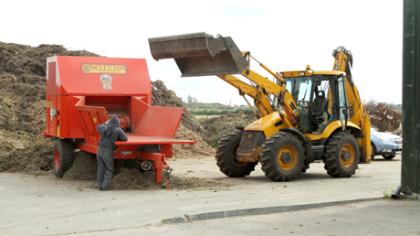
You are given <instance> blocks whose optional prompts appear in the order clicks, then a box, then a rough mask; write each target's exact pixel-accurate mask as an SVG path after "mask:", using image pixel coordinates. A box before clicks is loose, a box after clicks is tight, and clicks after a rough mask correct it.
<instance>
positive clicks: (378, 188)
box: [0, 157, 419, 235]
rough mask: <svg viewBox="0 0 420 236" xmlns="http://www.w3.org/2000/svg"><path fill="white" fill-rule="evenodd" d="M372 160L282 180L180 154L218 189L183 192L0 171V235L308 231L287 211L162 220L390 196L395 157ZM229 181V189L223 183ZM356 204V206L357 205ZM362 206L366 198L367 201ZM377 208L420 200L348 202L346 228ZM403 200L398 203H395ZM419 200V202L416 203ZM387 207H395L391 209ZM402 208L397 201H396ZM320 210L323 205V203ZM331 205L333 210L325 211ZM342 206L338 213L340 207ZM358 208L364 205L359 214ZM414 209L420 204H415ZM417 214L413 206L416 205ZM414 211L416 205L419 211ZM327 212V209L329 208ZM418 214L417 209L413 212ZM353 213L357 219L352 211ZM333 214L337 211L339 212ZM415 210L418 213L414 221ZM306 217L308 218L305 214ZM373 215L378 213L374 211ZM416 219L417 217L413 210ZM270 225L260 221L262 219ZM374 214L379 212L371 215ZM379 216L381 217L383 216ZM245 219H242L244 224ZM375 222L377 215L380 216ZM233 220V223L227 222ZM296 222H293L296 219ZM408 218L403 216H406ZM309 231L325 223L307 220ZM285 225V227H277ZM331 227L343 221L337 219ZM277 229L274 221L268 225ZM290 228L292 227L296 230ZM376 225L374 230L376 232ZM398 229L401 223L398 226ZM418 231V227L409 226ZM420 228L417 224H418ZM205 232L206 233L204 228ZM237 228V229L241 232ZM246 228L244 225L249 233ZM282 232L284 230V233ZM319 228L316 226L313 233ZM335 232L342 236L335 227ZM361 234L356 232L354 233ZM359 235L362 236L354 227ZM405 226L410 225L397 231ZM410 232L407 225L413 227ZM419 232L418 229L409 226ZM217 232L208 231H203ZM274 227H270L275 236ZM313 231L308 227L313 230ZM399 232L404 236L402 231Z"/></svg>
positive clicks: (387, 218) (389, 216)
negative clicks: (241, 174) (341, 172)
mask: <svg viewBox="0 0 420 236" xmlns="http://www.w3.org/2000/svg"><path fill="white" fill-rule="evenodd" d="M377 159H379V160H377V161H374V162H373V163H372V164H363V165H360V167H359V170H358V171H357V172H356V175H355V176H353V177H352V178H345V179H334V178H330V177H328V176H327V175H326V173H325V170H324V169H323V164H322V163H314V164H312V165H311V168H310V169H309V170H308V173H307V174H304V175H303V176H302V177H301V178H299V179H297V180H295V181H292V182H286V183H275V182H271V181H270V180H268V179H266V178H265V177H264V174H263V173H262V172H261V170H260V168H259V167H257V170H256V171H255V172H253V173H252V175H251V176H250V177H247V178H238V179H234V178H227V177H225V176H224V175H223V174H221V173H220V172H219V170H218V169H217V167H216V165H215V161H214V160H213V158H209V157H207V158H204V157H202V158H198V159H178V160H174V161H171V163H170V164H171V166H172V167H173V168H174V175H178V176H191V177H199V178H206V179H210V180H213V181H215V182H218V183H220V185H221V187H212V188H210V189H207V188H199V189H186V190H165V189H152V190H151V189H149V190H141V191H139V190H119V191H109V192H99V191H97V190H96V189H93V188H92V182H91V181H74V180H62V179H57V178H55V177H53V176H52V175H40V176H37V177H36V176H34V175H25V174H17V173H1V174H0V216H2V217H0V235H28V234H30V235H66V234H76V235H77V234H94V233H98V234H103V233H111V234H121V235H124V234H132V233H134V232H137V231H138V232H139V233H140V232H149V231H150V233H155V234H159V233H160V232H165V231H166V230H170V231H166V232H170V233H171V235H172V234H178V235H189V234H192V235H194V234H202V233H201V232H203V231H200V230H198V231H197V230H196V231H191V232H190V231H187V230H188V229H189V228H191V229H194V228H195V229H201V228H204V229H205V228H206V227H210V228H215V227H216V228H220V230H221V231H223V230H226V234H227V233H229V232H230V233H233V232H235V230H239V229H240V227H241V226H242V227H243V228H244V229H249V234H251V233H252V232H254V234H252V235H258V234H260V235H266V234H265V233H264V232H265V231H264V227H265V226H264V224H269V222H270V221H276V222H278V224H277V225H278V229H282V230H283V229H285V228H284V227H283V222H284V223H285V224H286V225H288V226H287V232H296V233H301V234H305V231H304V228H301V226H299V225H298V226H296V225H293V224H291V223H292V220H291V219H288V217H286V216H287V215H288V214H289V213H280V214H276V215H278V216H279V218H278V220H276V215H259V216H248V217H238V218H227V219H220V220H209V221H198V222H193V223H186V224H176V225H162V224H160V222H161V221H162V220H164V219H168V218H173V217H180V216H183V215H184V214H188V215H194V214H200V213H206V212H216V211H225V210H236V209H247V208H264V207H273V206H294V205H302V204H312V203H313V204H316V203H325V202H334V201H346V200H355V199H369V198H378V197H384V196H387V195H389V194H390V193H391V192H392V191H393V190H394V189H395V188H396V187H397V186H398V184H399V180H400V168H401V162H400V157H397V159H395V160H393V161H383V160H382V159H381V158H377ZM225 185H229V187H223V186H225ZM360 204H361V207H358V206H359V205H360ZM363 204H367V205H366V206H365V205H363ZM375 204H378V205H377V206H382V205H383V207H381V208H383V209H384V210H383V211H381V212H379V213H377V214H379V215H380V216H381V217H382V219H383V221H384V222H390V223H391V222H394V220H393V216H394V215H395V212H397V210H395V209H398V210H399V211H400V215H404V216H406V218H407V220H408V219H409V218H410V217H411V216H410V215H409V214H410V212H412V211H406V210H405V209H406V208H410V207H411V205H410V204H412V205H415V206H416V207H418V204H419V202H415V203H412V202H408V203H407V204H408V205H406V202H391V203H388V202H381V201H380V202H366V203H355V204H354V206H355V207H353V205H346V206H344V207H347V208H349V207H350V209H351V211H349V214H353V215H349V219H351V220H350V221H349V227H353V228H354V229H355V230H358V229H359V228H360V226H365V225H371V224H372V223H370V222H372V220H373V219H372V218H371V217H370V216H368V215H367V213H373V211H369V209H377V208H378V207H377V206H375ZM399 204H401V205H399ZM416 204H417V205H416ZM388 206H393V207H392V208H391V207H388ZM400 206H401V207H400ZM320 209H321V208H320ZM323 209H325V210H320V212H318V213H314V218H318V217H316V215H317V214H320V217H324V216H325V217H333V216H334V214H332V213H334V212H335V211H336V210H337V212H342V213H343V214H341V213H337V214H338V216H340V217H344V218H343V220H344V219H346V216H345V214H344V213H345V212H348V211H347V210H342V209H344V208H342V207H341V206H337V207H329V208H323ZM328 209H330V210H328ZM340 209H341V210H342V211H340ZM358 209H361V211H360V213H358V212H357V211H358ZM413 209H418V208H413ZM311 211H313V212H317V209H311V210H307V211H297V212H292V213H290V214H296V216H297V217H303V218H302V220H303V219H305V221H311V220H310V218H311V217H312V214H311V215H310V216H305V214H304V212H311ZM413 212H414V213H415V211H413ZM417 212H418V211H417ZM330 213H331V214H330ZM415 214H418V213H415ZM357 215H358V217H355V216H357ZM338 216H337V217H338ZM418 216H419V215H417V219H419V217H418ZM305 217H306V218H305ZM373 217H377V216H376V213H375V214H374V215H373ZM413 217H415V215H414V216H413ZM263 219H266V221H267V222H268V223H264V222H266V221H265V220H263ZM375 219H376V218H375ZM378 219H381V218H380V217H379V218H378ZM241 221H243V222H244V223H245V224H242V223H241ZM378 221H380V220H378ZM230 222H232V223H235V222H236V223H237V224H238V226H237V227H236V228H235V227H234V226H232V224H231V223H230ZM293 222H294V221H293ZM407 222H408V221H407ZM303 225H308V226H309V225H312V226H311V227H312V228H313V229H314V230H317V229H318V230H319V234H320V235H326V234H323V233H325V232H327V231H325V230H324V231H322V230H321V229H322V228H323V227H321V226H319V227H316V225H313V224H312V223H311V224H303ZM280 226H282V227H280ZM335 227H336V229H337V230H339V229H340V227H339V225H338V224H337V225H336V226H335ZM274 228H275V227H271V229H272V230H275V229H274ZM293 229H294V230H293ZM370 229H372V232H371V233H373V234H377V235H379V232H385V234H384V235H386V233H387V231H383V230H382V228H376V227H373V228H370ZM375 230H378V232H376V231H375ZM401 230H402V229H401ZM414 230H415V229H414ZM417 231H418V229H417ZM204 232H207V231H204ZM239 232H242V231H239ZM247 232H248V231H247ZM282 232H286V231H282ZM317 232H318V231H317ZM331 232H336V234H332V235H343V234H340V231H335V230H333V231H331ZM357 232H359V231H357ZM357 232H356V234H359V233H357ZM402 232H408V231H402ZM410 232H411V231H410ZM412 232H416V231H412ZM210 233H212V234H215V233H219V231H218V230H216V229H214V230H213V231H212V230H210V229H209V231H208V234H210ZM274 233H275V231H272V234H274ZM311 234H312V232H311ZM400 235H406V234H404V233H402V234H400Z"/></svg>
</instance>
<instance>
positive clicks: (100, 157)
mask: <svg viewBox="0 0 420 236" xmlns="http://www.w3.org/2000/svg"><path fill="white" fill-rule="evenodd" d="M96 130H97V131H98V133H99V135H100V140H99V148H98V153H97V155H96V160H97V176H96V181H97V184H98V186H99V189H100V190H102V191H103V190H107V189H109V187H110V184H111V179H112V175H113V171H114V150H115V148H116V147H115V141H127V135H126V134H125V133H124V131H123V130H122V129H121V128H120V121H119V119H118V117H116V116H112V117H111V118H110V119H109V120H108V121H107V122H105V124H100V125H98V126H97V127H96Z"/></svg>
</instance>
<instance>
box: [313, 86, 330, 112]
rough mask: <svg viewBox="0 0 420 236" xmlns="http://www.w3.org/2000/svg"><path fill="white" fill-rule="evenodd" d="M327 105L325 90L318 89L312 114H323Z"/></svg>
mask: <svg viewBox="0 0 420 236" xmlns="http://www.w3.org/2000/svg"><path fill="white" fill-rule="evenodd" d="M326 106H327V99H326V98H325V92H324V91H318V92H317V93H316V97H315V99H314V102H313V106H312V107H313V109H312V115H313V116H322V114H323V113H324V112H325V109H326Z"/></svg>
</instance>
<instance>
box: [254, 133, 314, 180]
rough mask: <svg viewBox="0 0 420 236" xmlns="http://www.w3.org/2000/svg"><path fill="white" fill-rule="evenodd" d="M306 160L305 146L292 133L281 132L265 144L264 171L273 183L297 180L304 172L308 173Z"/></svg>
mask: <svg viewBox="0 0 420 236" xmlns="http://www.w3.org/2000/svg"><path fill="white" fill-rule="evenodd" d="M304 160H305V149H304V147H303V144H302V142H301V141H300V140H299V139H298V138H297V137H296V136H295V135H293V134H291V133H287V132H279V133H277V134H274V135H273V136H271V138H269V139H268V140H267V141H266V142H265V143H264V146H263V152H262V157H261V165H262V170H263V171H264V173H265V176H267V177H268V178H270V179H271V180H273V181H289V180H292V179H295V178H296V177H297V176H298V175H299V174H300V173H302V172H303V170H305V171H306V167H305V164H304Z"/></svg>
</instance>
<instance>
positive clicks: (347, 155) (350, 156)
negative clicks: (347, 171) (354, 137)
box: [340, 143, 356, 168]
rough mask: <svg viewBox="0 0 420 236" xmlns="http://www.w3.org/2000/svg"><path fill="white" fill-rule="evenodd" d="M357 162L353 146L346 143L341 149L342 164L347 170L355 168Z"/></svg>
mask: <svg viewBox="0 0 420 236" xmlns="http://www.w3.org/2000/svg"><path fill="white" fill-rule="evenodd" d="M355 160H356V151H355V150H354V148H353V146H352V145H351V144H349V143H346V144H344V145H343V147H341V150H340V163H341V165H342V166H344V167H345V168H349V167H351V166H353V164H354V162H355Z"/></svg>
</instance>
